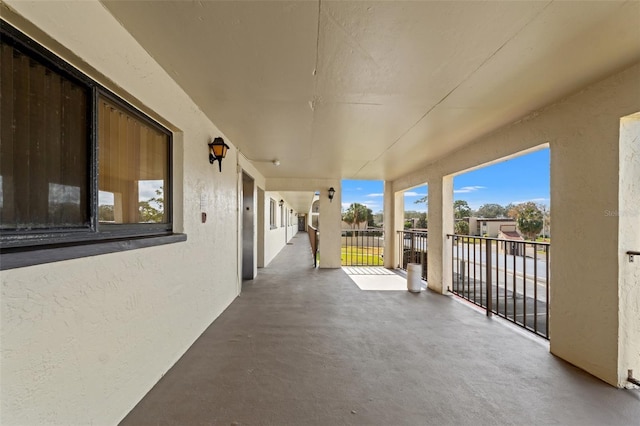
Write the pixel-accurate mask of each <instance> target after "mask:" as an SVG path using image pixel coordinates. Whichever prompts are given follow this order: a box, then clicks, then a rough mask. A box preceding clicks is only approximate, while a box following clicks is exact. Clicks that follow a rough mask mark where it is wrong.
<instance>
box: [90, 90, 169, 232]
mask: <svg viewBox="0 0 640 426" xmlns="http://www.w3.org/2000/svg"><path fill="white" fill-rule="evenodd" d="M98 131H99V134H98V152H99V158H98V164H99V172H98V176H99V178H98V189H99V191H100V193H99V197H98V198H99V202H98V204H99V206H98V211H99V220H100V222H103V223H109V222H112V223H168V215H167V214H166V210H167V209H166V206H165V190H166V189H167V188H168V179H169V170H168V164H169V163H168V147H169V136H168V135H167V134H165V133H162V132H160V131H159V130H157V129H155V128H153V127H151V126H150V125H148V124H146V123H145V122H143V121H141V120H139V119H138V118H136V117H135V116H133V115H132V114H130V113H128V112H127V111H125V110H124V109H123V108H120V107H119V106H118V105H116V104H115V103H113V102H110V101H109V100H107V99H105V98H102V97H101V98H100V99H99V106H98Z"/></svg>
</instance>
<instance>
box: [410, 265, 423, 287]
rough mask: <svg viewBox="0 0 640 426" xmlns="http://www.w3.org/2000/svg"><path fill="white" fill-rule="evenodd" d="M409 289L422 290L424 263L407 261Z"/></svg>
mask: <svg viewBox="0 0 640 426" xmlns="http://www.w3.org/2000/svg"><path fill="white" fill-rule="evenodd" d="M407 290H409V291H410V292H412V293H420V292H421V291H422V265H421V264H420V263H407Z"/></svg>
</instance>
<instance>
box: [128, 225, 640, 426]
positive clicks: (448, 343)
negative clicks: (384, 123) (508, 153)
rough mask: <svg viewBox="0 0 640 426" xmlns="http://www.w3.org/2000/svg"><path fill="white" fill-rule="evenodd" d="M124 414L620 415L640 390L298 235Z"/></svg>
mask: <svg viewBox="0 0 640 426" xmlns="http://www.w3.org/2000/svg"><path fill="white" fill-rule="evenodd" d="M292 242H293V245H287V246H285V247H284V249H283V250H282V251H281V252H280V254H279V255H278V256H277V258H276V259H275V260H274V261H273V262H272V263H271V264H270V265H269V267H267V268H264V269H261V271H260V273H259V274H258V277H257V279H255V280H254V281H252V282H245V283H244V284H243V290H242V295H241V296H240V297H239V298H238V299H236V301H235V302H233V304H231V306H229V308H228V309H227V310H226V311H225V312H224V313H223V314H222V315H221V316H220V317H219V318H218V319H217V320H216V321H215V322H214V323H213V324H212V325H211V326H210V327H209V328H208V329H207V330H206V331H205V333H204V334H203V335H202V336H201V337H200V339H198V341H196V343H195V344H194V345H193V346H192V347H191V349H190V350H189V351H188V352H187V353H186V354H185V355H184V356H183V357H182V358H181V359H180V361H179V362H178V363H177V364H176V365H175V366H174V367H173V368H172V369H171V370H170V371H169V372H168V373H167V374H166V375H165V376H164V377H163V379H162V380H161V381H160V382H159V383H158V384H157V385H156V386H155V387H154V388H153V389H152V390H151V391H150V392H149V393H148V394H147V396H146V397H145V398H144V399H143V400H142V401H141V402H140V403H139V404H138V405H137V406H136V407H135V409H134V410H133V411H132V412H131V413H130V414H129V415H128V416H127V417H126V418H125V419H124V421H123V422H122V424H124V425H142V424H154V425H155V424H182V425H191V424H193V425H195V424H219V425H230V424H238V425H248V424H251V425H292V424H296V425H329V424H367V425H390V424H398V425H400V424H403V425H405V424H406V425H414V424H415V425H418V424H420V425H424V424H433V425H443V424H456V425H462V424H562V425H578V424H579V425H591V424H592V425H603V424H607V425H629V424H635V423H636V422H637V419H638V418H640V393H638V391H631V390H620V389H615V388H613V387H611V386H610V385H607V384H605V383H604V382H602V381H600V380H598V379H596V378H594V377H592V376H590V375H588V374H586V373H584V372H582V371H581V370H578V369H577V368H574V367H572V366H571V365H569V364H567V363H566V362H563V361H561V360H559V359H557V358H555V357H554V356H553V355H551V354H550V353H549V352H548V348H547V345H546V344H545V343H544V342H543V341H542V340H538V339H537V338H535V337H529V336H526V335H524V334H523V332H520V331H518V330H515V329H514V328H512V327H510V326H507V325H505V324H504V323H503V322H502V321H501V320H499V319H493V320H491V319H487V318H485V317H484V316H483V315H482V314H481V313H479V312H477V311H476V310H474V309H470V308H469V307H467V306H464V305H462V304H461V303H458V302H457V301H455V300H453V299H452V298H451V297H447V296H442V295H438V294H435V293H433V292H430V291H428V292H423V293H421V294H418V295H416V294H411V293H408V292H406V291H397V292H392V291H380V292H376V291H361V290H360V289H359V288H358V287H357V286H356V285H355V284H354V283H353V282H352V281H351V280H350V278H349V277H348V276H347V275H346V274H345V272H343V271H342V270H341V269H335V270H328V269H316V270H314V269H312V268H311V267H310V265H311V256H310V253H309V250H308V244H309V243H308V239H307V236H306V234H303V233H301V234H298V235H297V236H296V237H294V239H293V240H292Z"/></svg>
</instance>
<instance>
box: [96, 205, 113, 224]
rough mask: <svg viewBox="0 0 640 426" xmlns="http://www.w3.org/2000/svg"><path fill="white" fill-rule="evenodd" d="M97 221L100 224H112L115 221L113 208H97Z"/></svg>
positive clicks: (104, 206) (105, 206)
mask: <svg viewBox="0 0 640 426" xmlns="http://www.w3.org/2000/svg"><path fill="white" fill-rule="evenodd" d="M98 220H99V221H100V222H113V221H114V220H115V217H114V214H113V206H112V205H111V204H103V205H100V206H98Z"/></svg>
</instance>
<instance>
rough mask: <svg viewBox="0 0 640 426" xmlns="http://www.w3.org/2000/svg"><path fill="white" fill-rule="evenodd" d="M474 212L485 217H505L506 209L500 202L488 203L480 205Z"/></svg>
mask: <svg viewBox="0 0 640 426" xmlns="http://www.w3.org/2000/svg"><path fill="white" fill-rule="evenodd" d="M476 214H477V215H478V217H486V218H493V217H505V216H506V214H507V210H506V209H505V208H504V207H502V206H501V205H500V204H493V203H489V204H483V205H481V206H480V208H479V209H478V211H477V212H476Z"/></svg>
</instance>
